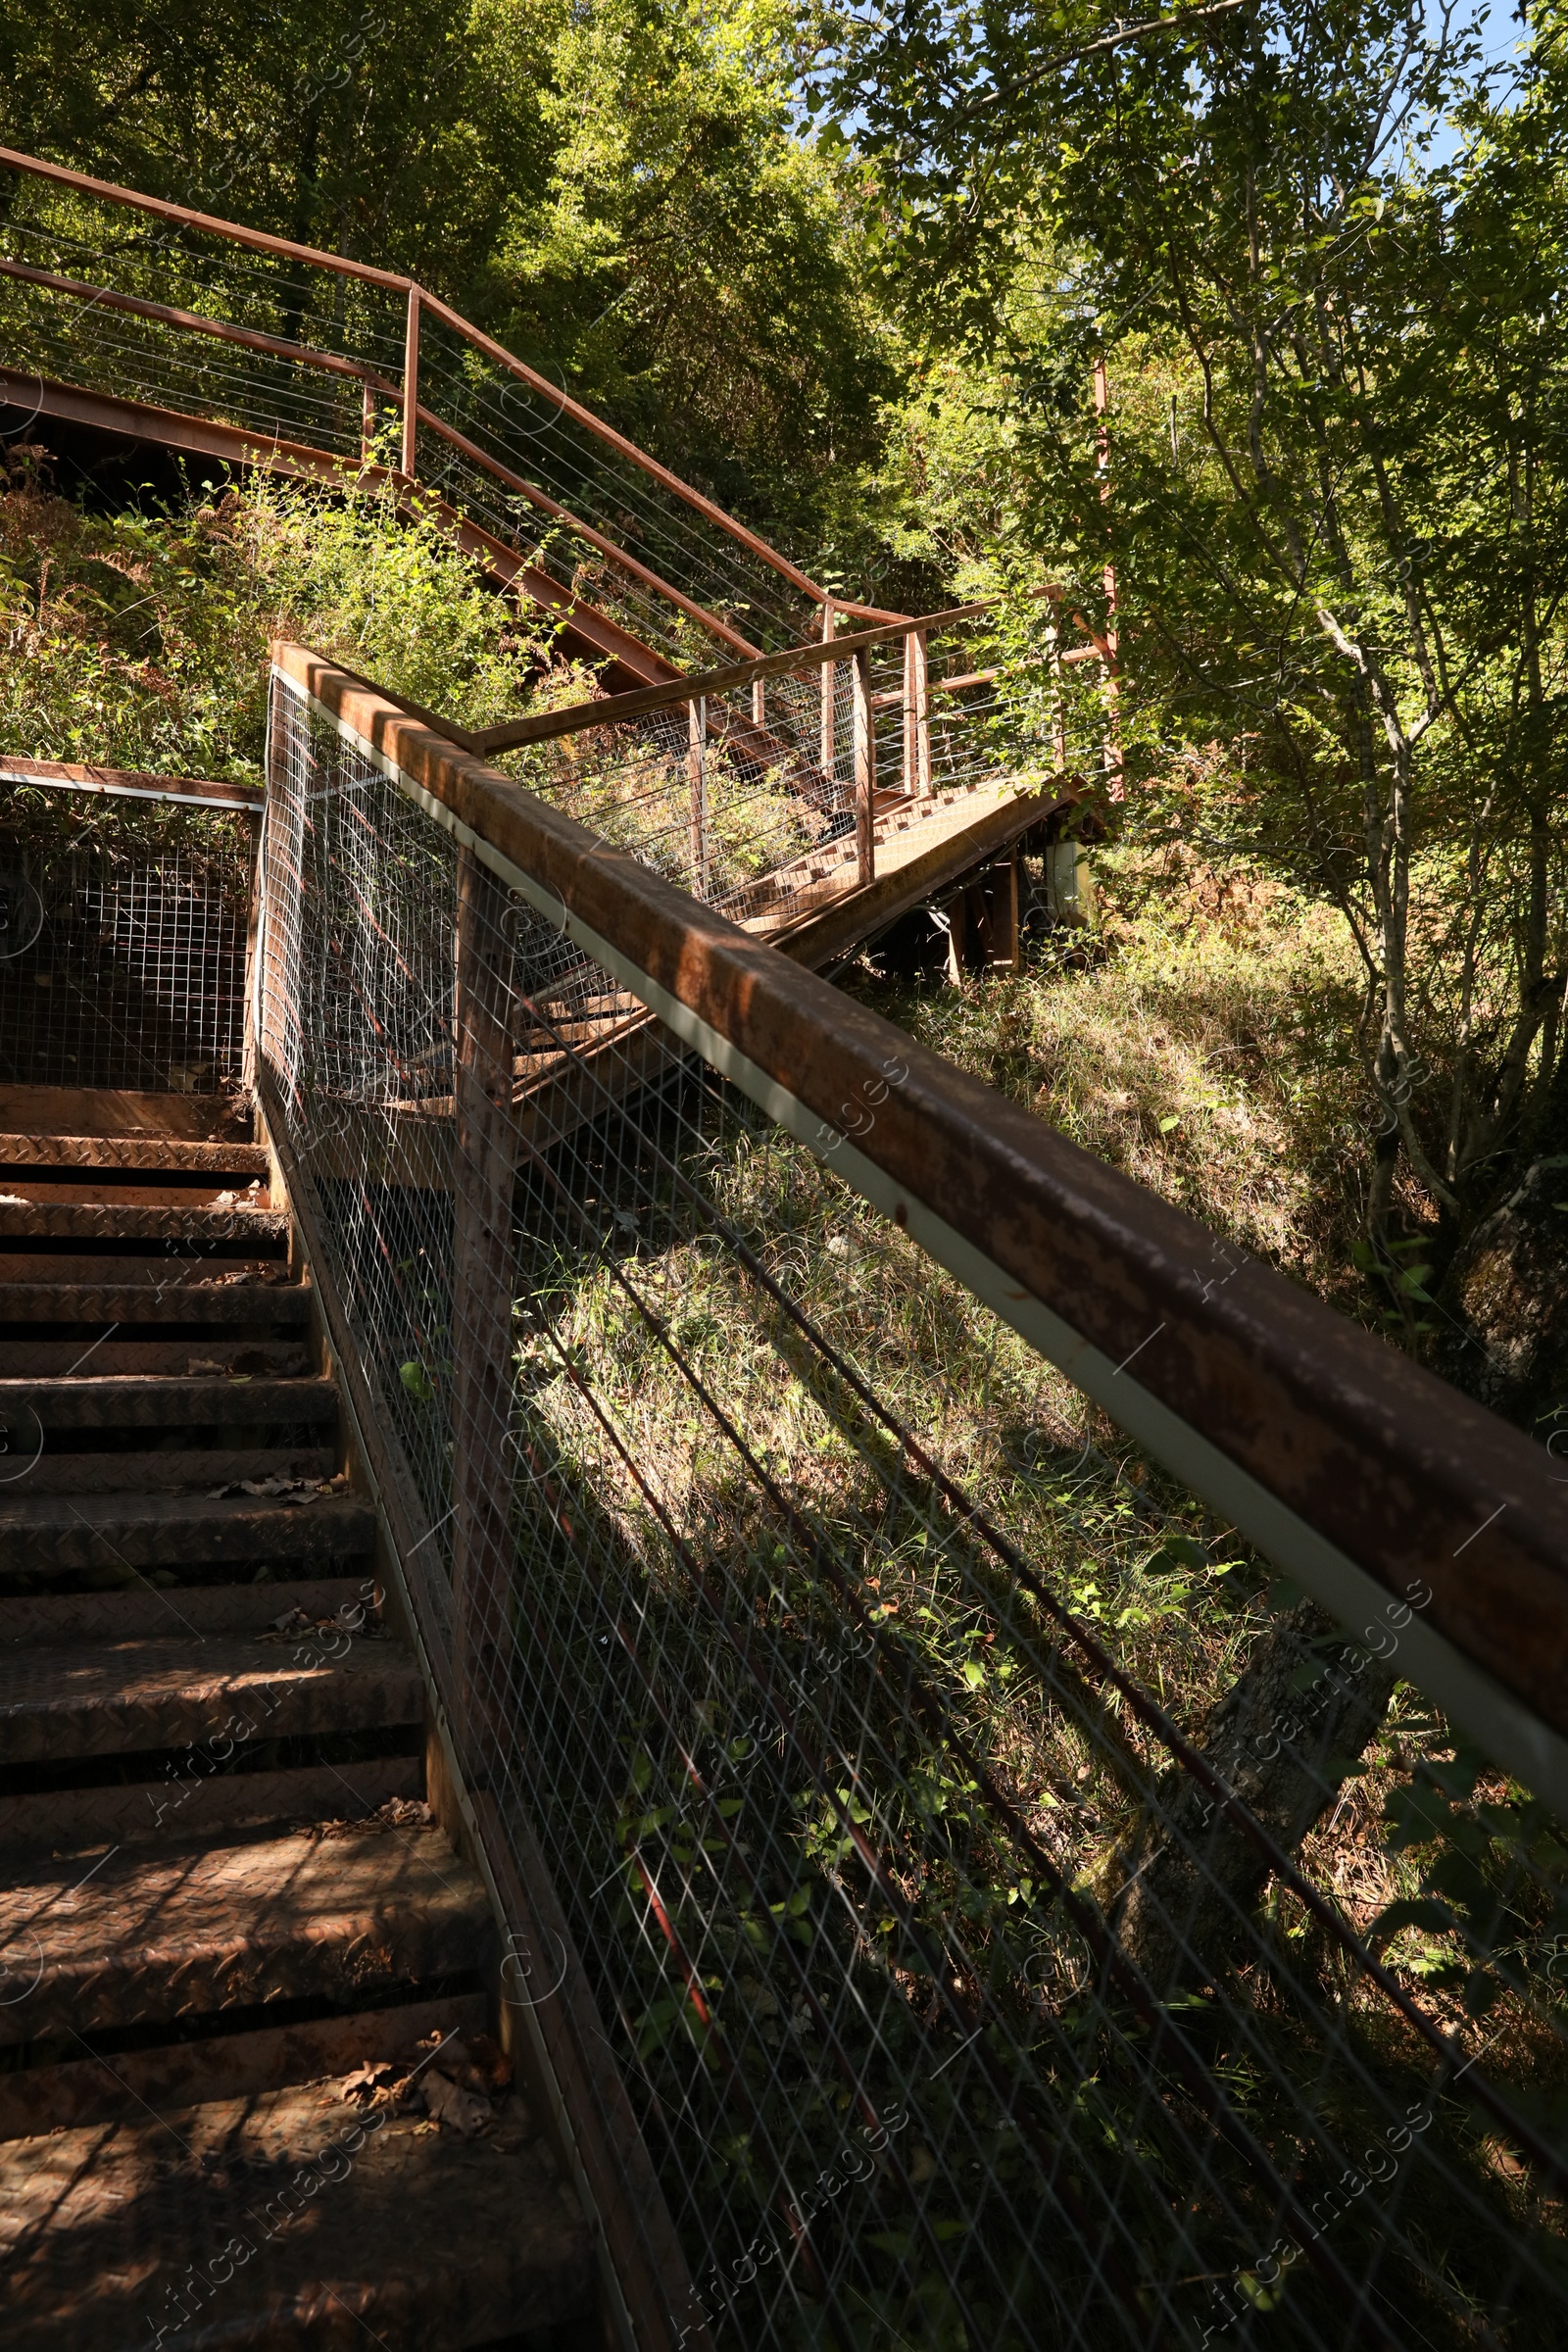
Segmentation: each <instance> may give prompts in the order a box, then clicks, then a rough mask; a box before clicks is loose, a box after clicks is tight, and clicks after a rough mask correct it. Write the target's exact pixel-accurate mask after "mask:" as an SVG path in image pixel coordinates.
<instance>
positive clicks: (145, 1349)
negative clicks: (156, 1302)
mask: <svg viewBox="0 0 1568 2352" xmlns="http://www.w3.org/2000/svg"><path fill="white" fill-rule="evenodd" d="M78 1366H79V1367H80V1368H81V1369H82V1370H83V1371H85V1370H87V1369H88V1368H89V1367H90V1368H91V1370H92V1371H93V1372H95V1373H98V1374H100V1375H103V1374H107V1373H116V1374H124V1373H129V1372H154V1373H159V1374H167V1375H169V1376H170V1377H172V1378H174V1379H190V1378H193V1377H200V1376H201V1375H203V1374H205V1373H213V1372H243V1373H245V1374H246V1375H247V1376H256V1375H261V1376H265V1377H266V1378H268V1379H270V1380H299V1379H302V1378H303V1377H305V1376H306V1375H307V1374H308V1373H309V1371H310V1369H311V1366H310V1361H309V1359H308V1357H307V1355H306V1351H305V1349H304V1348H303V1347H302V1346H301V1345H300V1343H299V1342H298V1341H297V1340H296V1341H292V1342H290V1341H287V1340H253V1339H248V1338H247V1339H241V1340H232V1339H217V1338H208V1337H207V1336H206V1335H205V1334H204V1335H203V1336H202V1337H201V1338H199V1339H193V1340H125V1339H118V1338H117V1339H101V1338H100V1339H74V1340H34V1339H22V1340H0V1380H22V1379H25V1378H27V1377H28V1376H29V1375H31V1374H36V1375H38V1376H39V1377H40V1378H53V1377H57V1376H60V1377H63V1376H64V1375H66V1374H69V1373H72V1372H74V1371H75V1370H76V1369H77V1368H78Z"/></svg>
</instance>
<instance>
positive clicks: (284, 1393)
mask: <svg viewBox="0 0 1568 2352" xmlns="http://www.w3.org/2000/svg"><path fill="white" fill-rule="evenodd" d="M29 1411H30V1412H32V1413H33V1414H35V1415H36V1416H37V1418H38V1420H39V1421H41V1422H42V1424H43V1427H44V1430H45V1431H46V1432H52V1431H54V1430H60V1429H174V1428H192V1427H194V1428H204V1429H206V1428H219V1429H232V1428H234V1427H236V1426H237V1425H238V1424H239V1423H241V1422H248V1423H251V1424H253V1425H255V1426H259V1427H267V1428H272V1429H283V1428H291V1427H294V1426H296V1425H301V1424H307V1423H308V1424H311V1425H313V1426H316V1427H319V1428H320V1427H326V1426H329V1425H330V1424H331V1423H332V1422H334V1421H335V1420H336V1418H337V1392H336V1390H335V1389H334V1388H333V1386H332V1383H331V1382H330V1381H329V1380H319V1379H309V1380H265V1379H252V1378H247V1377H244V1376H241V1375H235V1376H231V1377H226V1378H225V1377H224V1376H223V1375H222V1374H221V1373H216V1374H211V1375H202V1376H194V1377H193V1376H185V1377H183V1378H176V1377H170V1378H165V1379H162V1380H160V1379H158V1378H157V1377H155V1376H147V1375H144V1374H136V1373H127V1374H123V1375H110V1376H108V1377H107V1378H106V1377H101V1376H99V1375H98V1374H96V1373H94V1374H92V1375H91V1376H90V1377H88V1376H85V1375H83V1374H78V1375H77V1376H76V1377H75V1378H73V1379H68V1378H65V1377H64V1376H58V1375H57V1376H53V1377H45V1378H42V1379H38V1380H25V1379H18V1378H13V1379H7V1380H0V1424H3V1425H5V1426H6V1427H7V1428H8V1429H9V1430H10V1431H12V1432H13V1433H15V1434H14V1436H13V1438H12V1442H11V1450H12V1451H13V1452H17V1451H18V1450H20V1448H21V1446H22V1445H23V1444H24V1442H25V1433H26V1429H27V1426H28V1424H27V1421H26V1415H27V1413H28V1412H29Z"/></svg>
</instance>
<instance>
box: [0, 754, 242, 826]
mask: <svg viewBox="0 0 1568 2352" xmlns="http://www.w3.org/2000/svg"><path fill="white" fill-rule="evenodd" d="M0 784H48V785H54V786H57V787H61V788H63V789H64V790H66V791H68V792H92V793H103V794H106V795H107V796H108V797H109V798H110V799H112V800H123V801H174V802H178V803H179V804H180V805H181V806H182V807H184V808H187V809H238V810H240V811H242V812H243V813H244V814H246V815H250V816H254V815H257V814H259V812H260V810H261V808H262V805H263V803H264V801H265V800H266V797H267V796H266V794H265V792H264V791H263V789H262V787H261V786H260V785H259V784H231V783H229V782H227V781H226V780H225V779H224V778H222V777H218V776H160V775H154V774H152V773H150V772H148V771H146V770H143V769H141V768H128V767H101V766H99V765H98V763H97V762H96V761H90V762H86V763H82V762H77V761H73V760H23V759H19V758H17V757H15V756H14V755H12V754H11V753H9V752H6V753H0Z"/></svg>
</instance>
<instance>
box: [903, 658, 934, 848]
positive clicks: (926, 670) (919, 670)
mask: <svg viewBox="0 0 1568 2352" xmlns="http://www.w3.org/2000/svg"><path fill="white" fill-rule="evenodd" d="M908 644H909V682H910V685H911V686H912V688H913V700H914V790H915V792H916V793H917V794H918V795H919V798H920V800H921V801H922V802H923V803H924V804H925V805H926V806H927V807H929V806H930V802H931V648H930V644H929V642H928V640H927V637H926V633H925V631H924V629H915V630H912V631H911V633H910V636H909V640H908Z"/></svg>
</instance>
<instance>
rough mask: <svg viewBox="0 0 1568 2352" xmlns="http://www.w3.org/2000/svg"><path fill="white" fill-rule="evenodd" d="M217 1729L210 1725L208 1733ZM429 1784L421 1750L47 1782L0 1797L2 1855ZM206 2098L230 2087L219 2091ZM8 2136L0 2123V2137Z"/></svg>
mask: <svg viewBox="0 0 1568 2352" xmlns="http://www.w3.org/2000/svg"><path fill="white" fill-rule="evenodd" d="M329 1728H330V1729H332V1730H336V1729H338V1728H340V1727H338V1726H337V1725H336V1724H334V1725H332V1726H330V1727H329ZM210 1735H211V1726H210V1725H209V1727H208V1731H207V1733H206V1734H204V1737H210ZM423 1789H424V1764H423V1760H422V1758H420V1757H418V1756H387V1757H384V1758H381V1759H379V1760H377V1761H374V1762H369V1763H362V1764H347V1765H327V1764H305V1765H300V1766H298V1767H296V1768H295V1769H294V1770H292V1771H287V1772H237V1773H228V1774H225V1775H224V1776H222V1777H221V1778H220V1779H216V1780H210V1781H195V1780H181V1781H172V1782H171V1781H148V1782H146V1783H143V1784H141V1785H138V1786H134V1787H131V1788H119V1787H117V1788H110V1789H44V1790H39V1791H35V1792H34V1793H32V1794H31V1795H28V1796H7V1797H0V1856H4V1857H5V1858H6V1859H8V1860H13V1861H15V1860H22V1859H25V1858H26V1857H28V1856H33V1855H52V1854H72V1853H78V1852H82V1851H83V1850H85V1849H87V1848H88V1847H92V1848H96V1847H98V1846H101V1845H121V1846H125V1845H156V1844H158V1843H159V1842H160V1841H161V1840H169V1839H172V1838H207V1837H211V1838H214V1839H215V1840H218V1839H220V1838H223V1837H225V1836H226V1835H227V1834H228V1833H229V1832H231V1831H233V1830H246V1829H256V1828H259V1827H262V1826H264V1825H266V1824H267V1823H269V1822H277V1823H282V1822H297V1821H355V1820H359V1819H361V1818H362V1817H363V1816H364V1815H365V1814H367V1813H373V1812H374V1811H375V1809H376V1807H377V1806H378V1805H384V1804H385V1803H386V1802H387V1800H388V1798H389V1797H394V1796H405V1797H417V1796H419V1795H421V1794H422V1793H423ZM291 2079H293V2080H304V2079H305V2078H303V2077H300V2078H291ZM192 2095H193V2096H194V2095H197V2094H196V2093H194V2092H193V2093H192ZM200 2095H201V2096H203V2097H210V2098H222V2097H225V2096H226V2095H227V2094H226V2093H225V2092H224V2091H222V2090H221V2089H220V2090H214V2091H208V2092H202V2093H201V2094H200ZM0 2105H3V2091H0ZM61 2120H62V2121H64V2120H67V2119H64V2118H62V2119H61ZM4 2136H5V2133H4V2131H3V2130H0V2138H3V2137H4Z"/></svg>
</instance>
